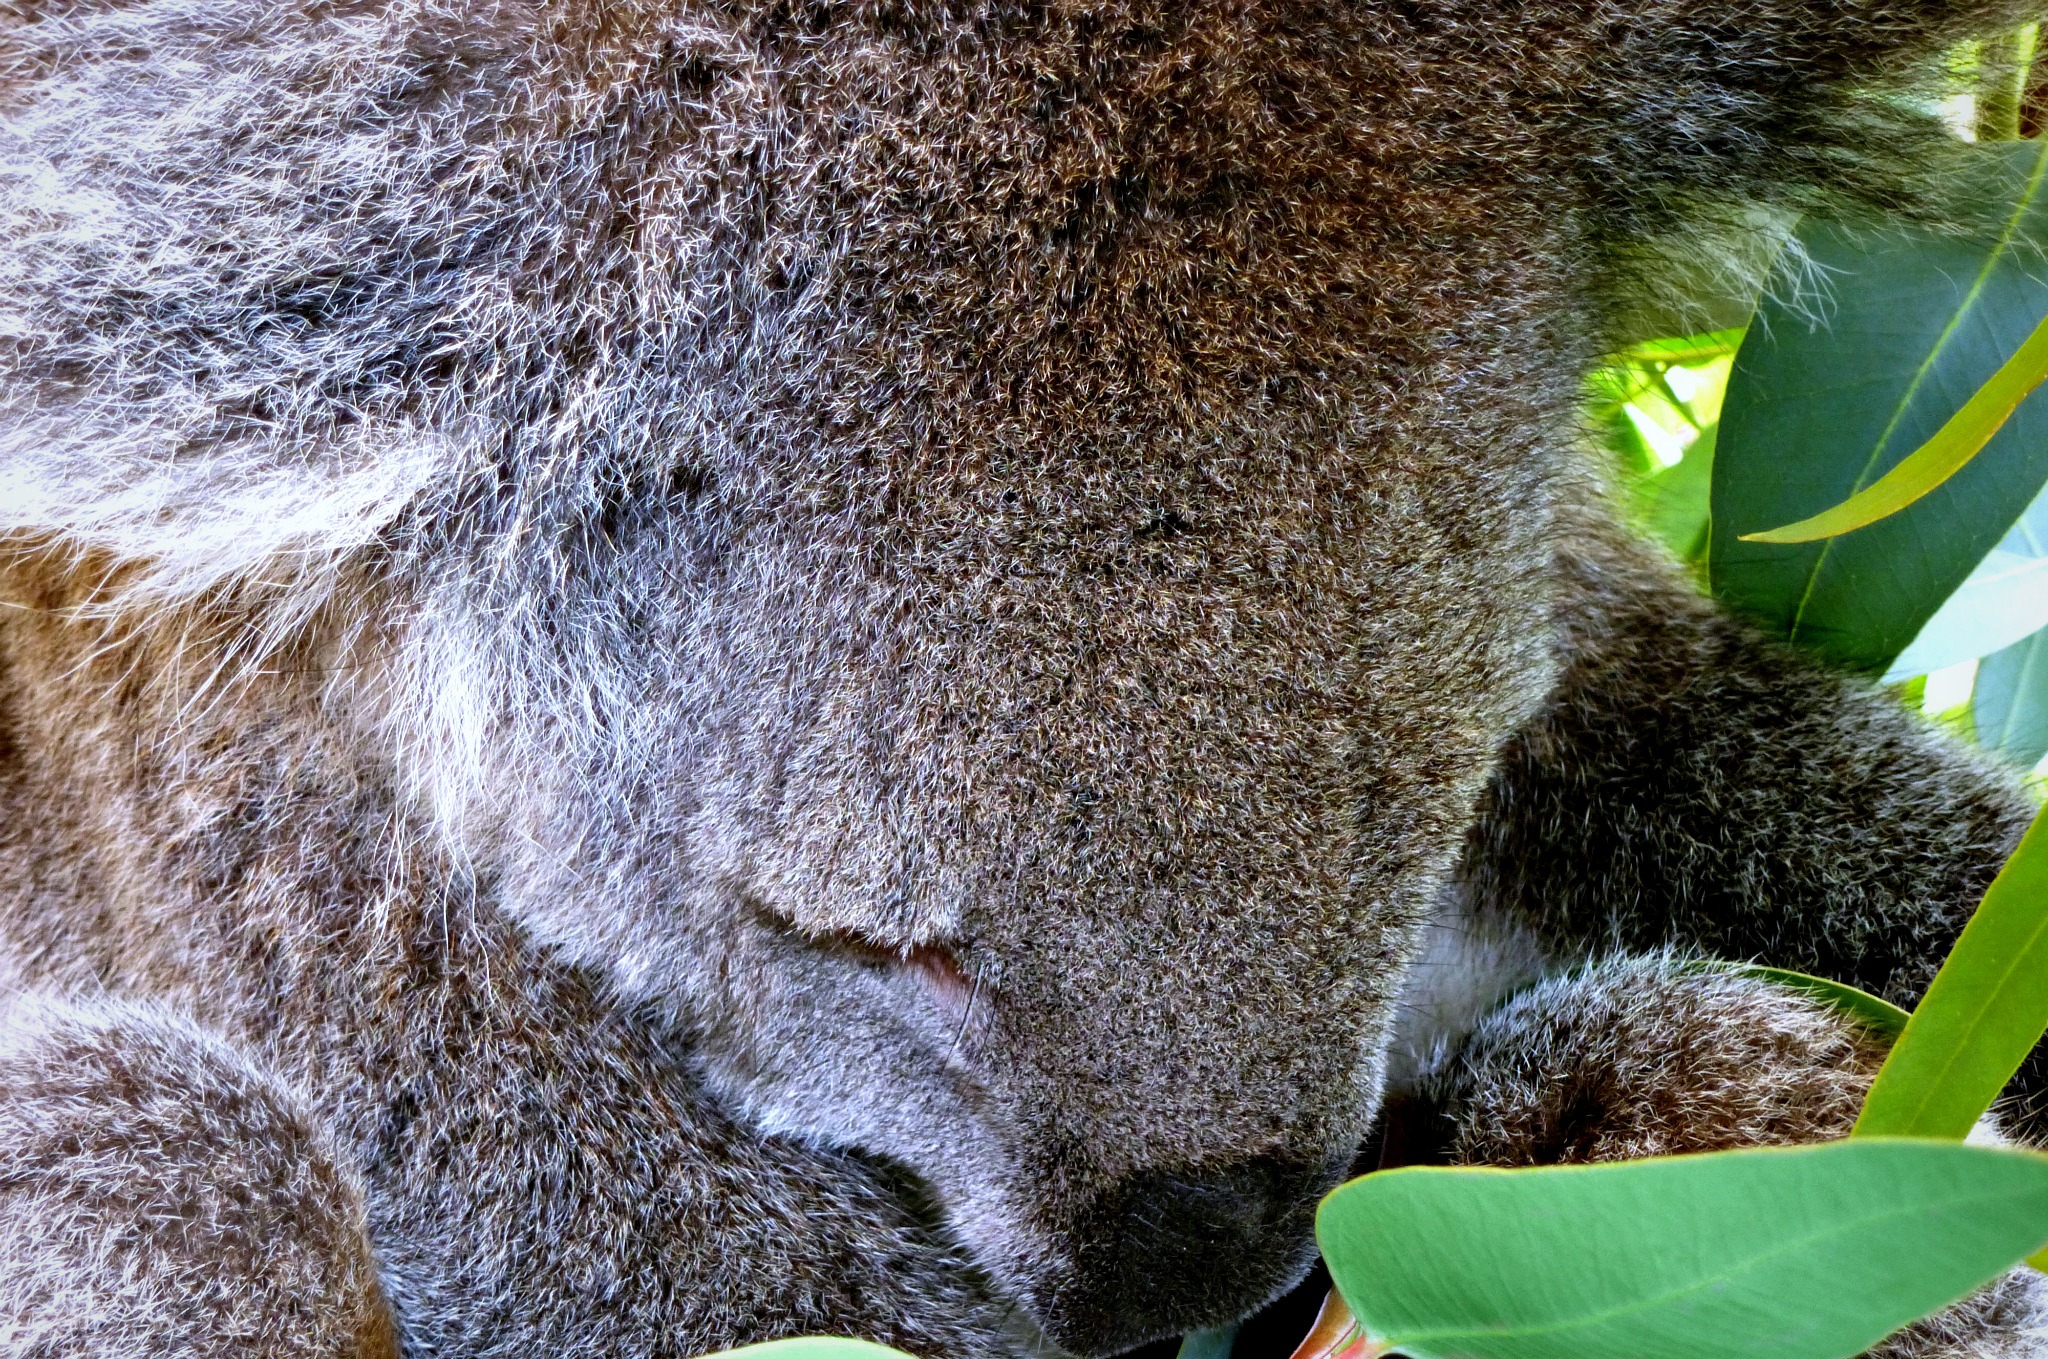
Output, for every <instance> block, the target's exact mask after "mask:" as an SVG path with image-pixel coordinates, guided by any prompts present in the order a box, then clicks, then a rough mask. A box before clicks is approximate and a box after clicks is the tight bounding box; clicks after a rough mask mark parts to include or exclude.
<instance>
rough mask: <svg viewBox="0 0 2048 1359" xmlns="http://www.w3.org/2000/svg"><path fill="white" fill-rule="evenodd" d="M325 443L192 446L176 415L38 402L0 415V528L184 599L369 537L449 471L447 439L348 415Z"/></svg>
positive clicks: (310, 568)
mask: <svg viewBox="0 0 2048 1359" xmlns="http://www.w3.org/2000/svg"><path fill="white" fill-rule="evenodd" d="M324 442H325V443H326V446H324V447H315V448H311V449H307V448H303V447H299V448H291V449H285V448H283V447H281V446H280V445H281V444H282V443H283V440H281V439H270V438H263V437H260V436H259V437H255V438H244V439H241V440H237V441H234V442H221V443H215V444H212V445H210V446H204V445H202V446H195V445H196V444H197V441H195V440H193V439H191V438H190V437H189V436H184V435H183V434H182V433H181V432H180V431H179V430H177V429H175V428H164V427H161V426H155V425H152V424H150V423H148V422H146V421H143V422H136V421H133V420H130V421H127V422H120V423H116V422H113V421H108V420H105V419H101V420H94V419H93V418H92V417H91V416H90V415H87V416H84V417H83V418H81V417H80V416H79V415H78V414H76V413H74V412H64V413H62V414H59V415H54V416H53V415H51V414H50V413H47V412H38V413H36V414H35V415H32V416H31V417H29V418H26V419H17V420H14V421H12V422H9V426H8V427H4V428H0V533H6V534H13V533H20V534H24V535H28V536H32V537H34V538H36V539H40V540H42V541H44V542H49V543H54V544H57V545H60V546H62V547H64V548H68V549H71V550H75V551H79V552H89V553H92V554H94V555H98V556H103V557H106V558H111V559H112V560H114V561H117V562H119V563H121V564H122V565H123V566H124V567H127V568H129V570H127V571H125V572H124V586H123V593H124V594H128V595H130V596H131V597H137V598H143V599H149V600H154V601H159V602H161V601H165V600H175V599H181V598H190V597H192V596H194V595H197V594H200V593H202V592H204V591H206V590H209V589H211V588H213V587H215V586H218V585H223V584H226V583H229V582H231V581H235V580H238V579H244V578H248V577H250V576H251V575H253V574H254V573H257V572H259V571H260V572H262V573H263V574H264V576H265V577H266V578H267V579H271V580H277V581H288V580H290V579H292V578H294V577H299V576H302V575H307V574H317V573H319V572H320V571H321V569H322V568H323V567H326V566H331V565H332V564H333V563H335V562H336V561H337V560H339V559H340V558H342V557H345V556H347V555H349V554H351V553H353V552H355V551H357V550H359V549H361V548H363V547H366V546H369V545H370V544H372V543H373V542H375V541H376V540H377V539H378V538H379V537H380V535H383V534H385V533H386V532H387V531H388V530H389V529H390V528H391V527H392V526H393V524H394V523H395V522H396V521H397V520H398V519H399V517H400V516H401V515H402V514H404V513H405V512H406V510H407V509H408V508H409V507H413V506H416V505H417V504H418V503H419V502H420V501H421V500H422V499H423V498H425V497H426V496H427V495H428V494H430V491H431V488H432V487H434V486H435V485H436V484H437V483H442V482H444V481H445V480H447V479H448V474H450V473H451V472H452V470H453V469H454V467H455V466H456V463H457V453H456V441H455V440H453V439H452V438H450V437H448V436H446V435H441V434H435V433H432V432H428V431H425V430H419V429H407V428H397V429H394V428H392V427H390V426H389V425H385V426H384V427H382V428H369V427H362V426H358V427H356V428H355V429H353V430H351V431H349V432H348V433H347V435H345V436H344V437H343V438H341V439H339V440H336V439H335V438H334V436H331V435H330V436H329V437H328V439H327V440H325V441H324Z"/></svg>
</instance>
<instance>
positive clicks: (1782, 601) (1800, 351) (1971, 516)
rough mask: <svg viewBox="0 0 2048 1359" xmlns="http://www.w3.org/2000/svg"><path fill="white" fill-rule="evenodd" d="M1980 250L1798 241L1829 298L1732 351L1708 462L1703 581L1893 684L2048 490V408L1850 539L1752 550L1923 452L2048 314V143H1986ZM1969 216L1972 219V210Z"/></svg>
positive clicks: (1775, 304)
mask: <svg viewBox="0 0 2048 1359" xmlns="http://www.w3.org/2000/svg"><path fill="white" fill-rule="evenodd" d="M1980 154H1981V156H1982V159H1981V160H1979V161H1977V162H1976V168H1975V178H1974V179H1973V180H1972V181H1971V187H1970V193H1969V195H1968V197H1969V199H1970V201H1971V202H1972V203H1974V204H1976V205H1977V206H1975V207H1970V208H1968V209H1967V210H1969V211H1972V212H1982V213H1986V214H1989V215H1992V216H1994V217H1996V218H1997V219H1998V220H1999V221H2000V223H2001V224H2002V225H2001V226H2000V227H1999V229H1997V230H1996V231H1991V232H1987V233H1985V234H1984V236H1983V237H1982V238H1981V239H1973V238H1969V237H1963V236H1945V235H1938V234H1933V233H1929V232H1922V231H1914V230H1908V229H1905V228H1883V229H1878V228H1870V229H1852V228H1849V227H1845V226H1840V225H1834V224H1829V223H1823V222H1812V221H1810V222H1808V223H1806V224H1804V225H1803V226H1802V227H1801V228H1800V232H1799V250H1800V251H1801V252H1803V253H1801V254H1800V255H1799V256H1798V258H1803V259H1805V260H1807V261H1808V262H1809V267H1810V270H1811V273H1812V276H1814V277H1815V278H1818V279H1820V280H1822V283H1821V285H1820V286H1821V287H1822V288H1823V289H1824V290H1825V293H1826V296H1827V298H1828V305H1827V306H1826V307H1825V308H1822V309H1821V310H1822V311H1824V312H1825V319H1824V320H1823V319H1820V318H1818V317H1816V316H1815V315H1814V314H1813V312H1814V311H1815V307H1814V305H1813V299H1812V298H1811V297H1810V296H1809V297H1807V298H1805V299H1799V298H1787V297H1786V296H1783V295H1779V294H1782V293H1783V292H1785V291H1786V290H1784V289H1780V290H1778V294H1774V295H1773V296H1772V297H1769V298H1767V299H1766V300H1765V302H1764V303H1763V305H1762V306H1761V307H1760V309H1759V311H1758V315H1757V320H1756V322H1755V323H1754V324H1752V325H1751V326H1750V328H1749V331H1748V334H1747V336H1746V338H1745V339H1744V341H1743V345H1742V349H1741V350H1740V351H1739V352H1738V353H1737V355H1736V358H1735V366H1734V371H1733V374H1732V376H1731V378H1730V381H1729V388H1728V396H1727V400H1726V402H1725V404H1724V405H1723V407H1722V411H1721V426H1720V436H1719V440H1718V442H1717V444H1716V447H1715V450H1714V488H1713V510H1712V526H1711V530H1710V541H1709V547H1708V564H1709V576H1710V579H1711V581H1712V584H1713V589H1714V592H1715V594H1717V595H1718V596H1720V597H1721V598H1722V599H1724V600H1726V601H1727V602H1728V603H1729V604H1731V605H1732V606H1734V607H1735V608H1737V609H1738V610H1740V611H1742V612H1744V613H1746V614H1748V615H1750V616H1751V617H1752V618H1754V619H1756V620H1757V621H1759V622H1760V623H1761V624H1763V626H1764V627H1766V628H1767V629H1768V630H1770V631H1772V632H1774V633H1776V634H1777V635H1779V636H1781V637H1785V638H1788V639H1790V640H1792V641H1794V642H1797V643H1799V644H1802V645H1804V646H1807V647H1810V648H1813V649H1815V650H1817V651H1819V652H1821V653H1822V654H1824V655H1826V656H1828V657H1829V658H1831V659H1833V660H1834V661H1836V662H1838V663H1840V664H1843V665H1847V666H1849V667H1851V668H1855V669H1862V670H1867V671H1872V672H1882V671H1883V670H1884V669H1885V667H1886V666H1887V665H1888V664H1889V662H1890V661H1891V660H1892V658H1893V657H1895V656H1896V655H1898V653H1899V652H1900V651H1901V650H1902V649H1903V648H1904V647H1905V646H1906V644H1907V643H1908V642H1909V641H1911V640H1912V639H1913V637H1914V635H1915V634H1916V633H1918V632H1919V631H1920V628H1921V626H1922V625H1923V624H1924V623H1925V622H1926V621H1927V620H1928V618H1929V617H1931V616H1932V615H1933V614H1934V612H1935V611H1936V609H1937V608H1939V607H1940V605H1941V603H1942V601H1943V600H1945V599H1946V598H1948V596H1949V595H1950V594H1951V593H1952V592H1953V591H1954V590H1955V589H1956V587H1957V586H1958V585H1960V584H1961V583H1962V582H1963V580H1964V579H1965V578H1966V577H1968V576H1969V574H1970V572H1971V570H1972V569H1973V568H1974V567H1975V566H1976V565H1977V563H1978V562H1979V561H1980V560H1981V559H1982V558H1983V557H1984V555H1985V553H1986V552H1988V551H1989V550H1990V549H1991V547H1992V546H1993V545H1994V544H1996V543H1997V542H1998V541H1999V539H2000V538H2001V537H2002V536H2003V535H2004V534H2005V532H2006V530H2007V529H2008V528H2009V527H2011V525H2012V523H2013V522H2014V520H2016V519H2017V518H2018V517H2019V516H2020V513H2021V512H2022V511H2023V510H2024V509H2026V507H2027V506H2028V504H2029V503H2031V502H2032V501H2033V499H2034V497H2035V495H2036V494H2037V493H2038V492H2039V491H2040V489H2041V486H2042V483H2043V482H2044V481H2048V399H2044V398H2038V397H2037V398H2032V399H2029V400H2027V401H2025V402H2024V403H2021V404H2020V405H2019V406H2018V408H2017V410H2016V411H2015V412H2014V413H2013V415H2012V417H2011V418H2010V419H2009V420H2007V421H2006V422H2005V425H2004V427H2003V428H2002V429H2001V430H2000V431H1999V432H1998V433H1997V435H1996V436H1995V437H1993V438H1992V439H1991V440H1990V441H1989V442H1988V443H1987V444H1986V445H1985V446H1984V448H1983V451H1982V452H1981V453H1979V454H1978V455H1977V456H1976V457H1974V458H1972V459H1970V460H1969V462H1968V464H1967V466H1965V467H1963V469H1962V470H1961V471H1960V472H1958V473H1956V474H1955V475H1954V476H1953V477H1950V478H1949V479H1948V480H1947V481H1945V482H1944V483H1943V484H1942V485H1941V486H1940V487H1939V488H1937V489H1936V490H1935V491H1934V492H1933V493H1932V494H1929V495H1927V496H1925V497H1924V498H1922V499H1920V500H1919V501H1918V502H1917V503H1915V504H1913V505H1911V506H1910V507H1909V508H1908V509H1906V510H1904V511H1903V512H1902V513H1899V514H1895V515H1892V516H1891V517H1890V518H1887V519H1883V520H1880V521H1879V522H1877V523H1874V524H1872V525H1870V526H1869V527H1867V528H1864V529H1862V530H1860V531H1858V532H1856V533H1854V534H1852V535H1850V536H1849V537H1846V538H1830V539H1826V540H1824V541H1820V542H1811V543H1761V542H1743V541H1741V535H1743V534H1749V533H1755V532H1757V531H1759V530H1765V529H1770V528H1772V527H1774V526H1776V525H1781V524H1784V523H1786V522H1787V521H1790V520H1797V519H1800V518H1802V517H1804V516H1808V515H1811V514H1813V512H1814V511H1815V510H1817V509H1819V508H1821V507H1824V506H1828V505H1833V504H1836V503H1838V502H1840V501H1843V500H1844V499H1846V498H1847V497H1849V496H1851V495H1853V494H1854V493H1855V492H1857V491H1860V490H1863V489H1864V488H1866V487H1868V486H1870V485H1871V483H1873V482H1875V481H1877V480H1878V479H1879V478H1880V477H1881V476H1883V475H1884V474H1885V473H1887V472H1888V471H1890V470H1891V469H1892V468H1893V467H1894V466H1895V465H1897V464H1898V463H1899V462H1900V461H1901V460H1902V459H1903V458H1904V457H1905V455H1906V454H1907V453H1908V452H1909V451H1910V450H1912V449H1914V448H1915V447H1917V446H1919V445H1921V444H1922V443H1924V442H1925V441H1926V440H1927V439H1928V438H1929V437H1930V436H1932V435H1933V434H1934V433H1935V431H1936V430H1937V429H1938V428H1940V427H1941V426H1942V425H1943V424H1944V423H1946V422H1947V421H1948V419H1949V417H1950V416H1951V415H1952V414H1954V413H1955V412H1956V411H1957V410H1958V409H1959V408H1960V407H1962V406H1963V405H1964V403H1965V402H1966V401H1968V400H1969V399H1970V397H1971V396H1972V395H1973V394H1974V393H1976V392H1977V391H1978V389H1979V388H1981V387H1982V386H1983V385H1984V383H1985V382H1986V380H1987V379H1989V378H1990V377H1991V376H1992V374H1993V373H1995V372H1997V371H1998V370H1999V369H2000V367H2001V366H2002V365H2003V364H2004V363H2005V361H2006V360H2007V358H2008V357H2010V356H2011V355H2012V354H2013V353H2014V351H2015V350H2017V349H2019V348H2020V347H2021V344H2022V342H2023V341H2024V340H2025V339H2026V338H2027V337H2028V336H2029V335H2030V334H2032V333H2033V332H2034V330H2035V328H2036V326H2037V325H2038V324H2039V323H2040V321H2041V319H2042V317H2043V316H2048V270H2044V269H2043V268H2042V267H2041V262H2040V255H2039V250H2038V246H2039V243H2042V242H2048V188H2044V182H2048V143H2034V142H2013V143H2006V144H2001V145H1999V146H1996V147H1986V148H1983V149H1982V150H1981V153H1980ZM1959 210H1961V209H1959Z"/></svg>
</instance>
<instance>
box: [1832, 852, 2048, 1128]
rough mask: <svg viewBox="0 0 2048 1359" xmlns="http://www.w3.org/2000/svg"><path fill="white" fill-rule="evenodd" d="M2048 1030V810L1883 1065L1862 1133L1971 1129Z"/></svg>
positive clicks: (1988, 895) (2015, 854)
mask: <svg viewBox="0 0 2048 1359" xmlns="http://www.w3.org/2000/svg"><path fill="white" fill-rule="evenodd" d="M2044 1031H2048V813H2044V815H2043V816H2037V817H2035V818H2034V824H2033V825H2032V826H2030V827H2029V828H2028V829H2027V834H2026V836H2025V838H2024V839H2022V840H2021V841H2020V847H2019V848H2018V849H2016V850H2014V851H2013V855H2012V857H2011V858H2010V859H2008V860H2006V862H2005V867H2004V868H2003V869H2001V870H1999V874H1998V877H1997V878H1996V879H1995V880H1993V882H1992V884H1991V890H1990V891H1988V892H1986V893H1985V894H1984V901H1983V903H1982V904H1981V905H1979V906H1978V907H1977V913H1976V914H1975V915H1973V916H1971V917H1970V923H1969V924H1968V925H1966V926H1965V927H1964V928H1963V932H1962V935H1961V936H1960V937H1959V938H1958V939H1957V940H1956V943H1955V947H1954V948H1953V949H1951V950H1950V951H1949V955H1948V961H1947V962H1945V963H1943V964H1942V965H1941V971H1940V972H1938V973H1937V974H1935V978H1934V983H1933V985H1931V986H1929V987H1928V988H1927V994H1926V995H1925V996H1923V997H1921V999H1920V1004H1919V1005H1918V1007H1916V1008H1915V1009H1914V1011H1913V1018H1912V1020H1911V1021H1910V1022H1909V1023H1908V1024H1907V1025H1906V1031H1905V1032H1904V1033H1903V1034H1901V1035H1900V1036H1899V1041H1898V1042H1897V1043H1895V1044H1894V1045H1893V1046H1892V1051H1891V1055H1890V1056H1889V1057H1887V1058H1886V1059H1885V1063H1884V1066H1883V1067H1881V1068H1880V1069H1879V1070H1878V1073H1877V1080H1876V1081H1875V1082H1874V1083H1873V1084H1872V1085H1871V1087H1870V1094H1869V1095H1868V1096H1867V1097H1866V1098H1865V1099H1864V1102H1863V1112H1862V1114H1861V1115H1860V1116H1859V1117H1858V1118H1857V1120H1856V1135H1857V1136H1863V1137H1873V1136H1876V1137H1955V1138H1960V1137H1964V1136H1967V1135H1968V1134H1969V1131H1970V1129H1971V1128H1973V1127H1975V1126H1976V1123H1977V1120H1978V1119H1979V1118H1981V1117H1982V1116H1983V1114H1984V1111H1985V1110H1986V1109H1989V1108H1990V1107H1991V1102H1992V1101H1993V1100H1995V1099H1997V1098H1998V1094H1999V1092H2000V1091H2001V1090H2003V1089H2005V1083H2006V1082H2007V1081H2009V1080H2011V1079H2012V1075H2013V1073H2014V1072H2015V1071H2017V1070H2019V1067H2020V1063H2021V1062H2022V1061H2024V1060H2026V1056H2027V1054H2028V1053H2029V1052H2031V1051H2033V1048H2034V1044H2036V1043H2038V1042H2039V1041H2040V1040H2041V1035H2042V1033H2043V1032H2044Z"/></svg>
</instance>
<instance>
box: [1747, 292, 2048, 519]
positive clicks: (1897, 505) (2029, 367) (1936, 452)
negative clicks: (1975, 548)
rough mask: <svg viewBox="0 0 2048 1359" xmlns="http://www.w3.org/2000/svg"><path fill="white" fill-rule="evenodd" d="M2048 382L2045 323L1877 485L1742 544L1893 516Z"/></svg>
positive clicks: (1973, 452) (1966, 458) (1960, 463)
mask: <svg viewBox="0 0 2048 1359" xmlns="http://www.w3.org/2000/svg"><path fill="white" fill-rule="evenodd" d="M2044 379H2048V317H2043V318H2042V320H2041V323H2040V324H2039V325H2036V326H2035V327H2034V333H2033V334H2031V335H2029V336H2027V338H2026V339H2025V340H2024V341H2022V342H2021V344H2020V347H2019V348H2018V349H2017V350H2015V351H2014V352H2013V354H2012V356H2011V357H2010V358H2008V359H2006V361H2005V362H2004V363H2002V364H2000V365H1999V368H1998V371H1997V372H1995V373H1993V374H1992V375H1991V376H1990V377H1989V378H1987V379H1985V381H1984V385H1983V386H1982V387H1979V388H1978V389H1977V390H1976V392H1975V393H1973V394H1972V395H1971V397H1970V399H1969V400H1968V401H1965V402H1964V403H1963V408H1962V409H1961V410H1959V411H1957V412H1956V413H1955V414H1954V415H1952V416H1950V417H1949V418H1948V422H1947V423H1946V424H1944V425H1943V426H1942V427H1941V428H1940V429H1938V430H1936V431H1934V433H1933V434H1932V435H1930V436H1929V437H1928V440H1927V442H1926V443H1924V444H1922V445H1920V447H1918V448H1916V449H1914V450H1913V451H1912V452H1911V453H1908V454H1907V455H1906V456H1905V459H1904V460H1903V461H1901V462H1900V463H1899V464H1898V465H1897V466H1895V467H1893V468H1892V470H1891V471H1889V472H1886V473H1885V474H1884V475H1883V476H1881V477H1879V478H1878V479H1877V480H1876V481H1874V482H1872V483H1870V485H1868V486H1865V487H1864V488H1863V489H1862V490H1860V491H1858V492H1856V493H1855V494H1854V495H1852V496H1850V497H1849V498H1848V499H1847V500H1844V501H1843V502H1842V503H1841V504H1839V505H1835V506H1832V507H1831V508H1829V509H1825V510H1822V511H1821V512H1820V513H1819V514H1816V515H1814V516H1813V517H1812V518H1810V519H1802V520H1800V521H1799V522H1798V523H1796V524H1786V525H1785V526H1783V527H1782V528H1774V529H1765V530H1763V531H1762V532H1760V533H1745V534H1743V535H1742V540H1743V541H1744V542H1746V543H1811V542H1816V541H1818V540H1820V539H1822V538H1834V537H1839V536H1840V535H1841V534H1844V533H1853V532H1855V531H1856V530H1857V529H1860V528H1863V527H1865V526H1867V525H1870V524H1874V523H1876V522H1877V521H1878V520H1880V519H1883V518H1886V517H1888V516H1890V515H1894V514H1897V513H1898V512H1899V511H1900V510H1903V509H1905V508H1906V507H1907V506H1908V505H1911V504H1912V503H1913V502H1914V501H1916V500H1919V499H1920V498H1921V497H1922V496H1925V495H1927V494H1928V493H1929V492H1931V491H1933V490H1934V489H1935V488H1936V487H1937V486H1940V485H1941V484H1942V483H1943V482H1945V481H1947V480H1948V479H1949V478H1950V477H1952V476H1954V475H1955V474H1956V473H1958V472H1960V471H1962V470H1963V468H1965V467H1967V466H1968V465H1969V462H1970V459H1972V458H1974V457H1976V456H1977V453H1978V451H1979V450H1981V449H1982V448H1983V447H1984V445H1985V444H1987V443H1989V442H1990V441H1991V436H1992V435H1994V434H1996V433H1998V431H1999V429H2000V428H2001V427H2002V426H2003V425H2004V424H2005V422H2006V421H2007V420H2009V419H2011V418H2012V413H2013V412H2014V411H2015V410H2018V409H2019V405H2020V402H2022V401H2025V400H2026V399H2027V397H2028V396H2029V395H2031V394H2032V393H2033V390H2034V389H2035V388H2036V387H2038V386H2040V385H2041V383H2042V381H2043V380H2044Z"/></svg>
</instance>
